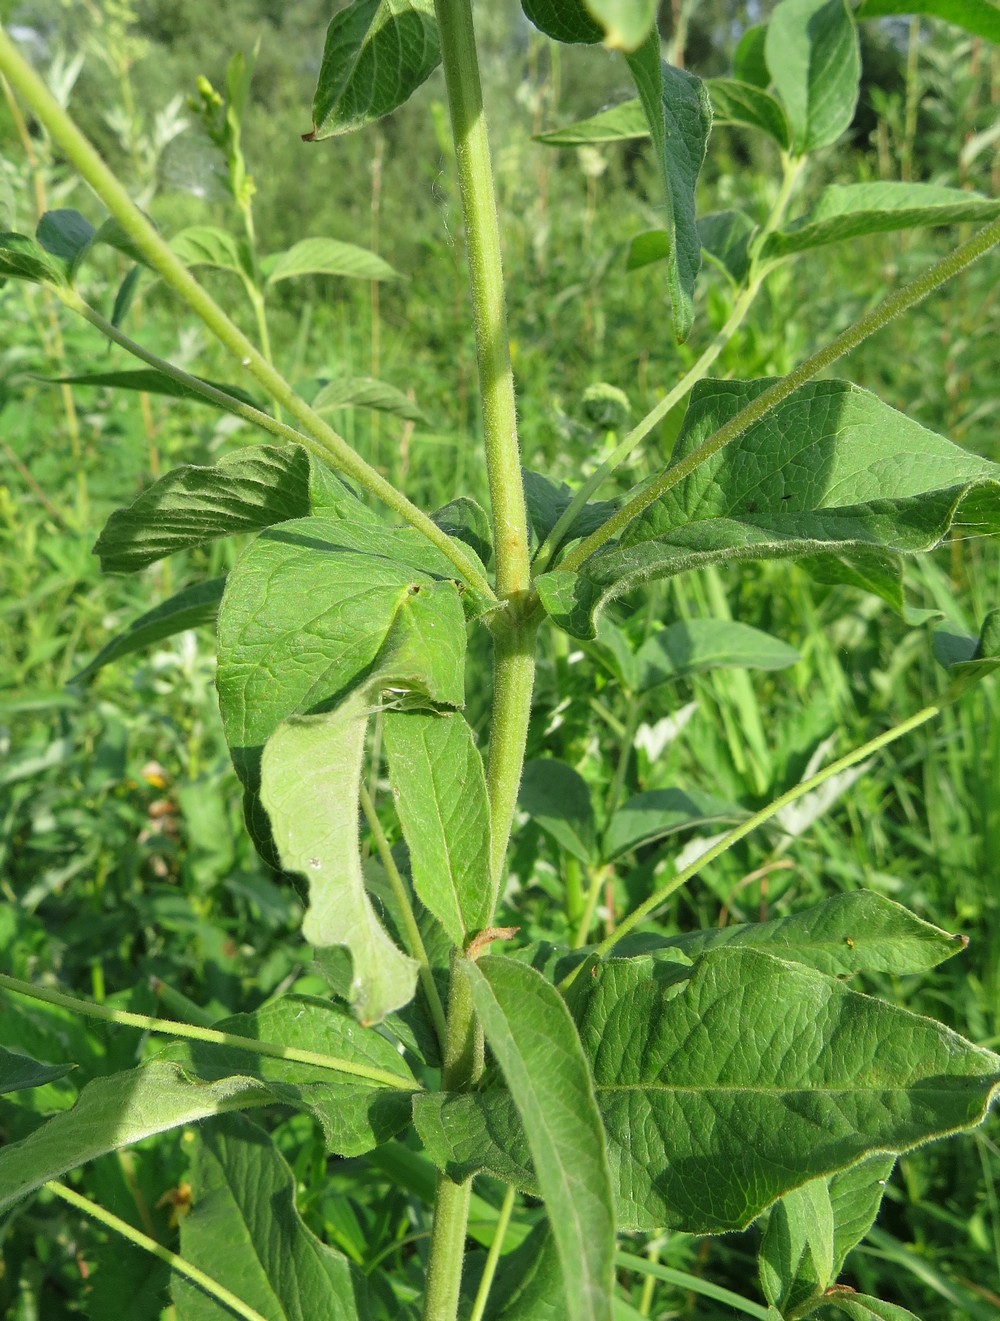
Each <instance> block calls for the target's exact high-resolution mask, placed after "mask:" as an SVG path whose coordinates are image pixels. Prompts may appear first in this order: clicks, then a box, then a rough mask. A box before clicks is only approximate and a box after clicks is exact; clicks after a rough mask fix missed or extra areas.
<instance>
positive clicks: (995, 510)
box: [537, 380, 1000, 637]
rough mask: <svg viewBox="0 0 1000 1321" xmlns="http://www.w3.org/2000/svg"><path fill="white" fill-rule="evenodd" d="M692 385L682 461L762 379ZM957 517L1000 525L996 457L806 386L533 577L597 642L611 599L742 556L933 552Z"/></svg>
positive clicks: (827, 389) (566, 619) (968, 527)
mask: <svg viewBox="0 0 1000 1321" xmlns="http://www.w3.org/2000/svg"><path fill="white" fill-rule="evenodd" d="M768 384H769V382H767V381H766V380H765V381H739V382H736V381H702V382H699V384H698V385H697V386H695V389H694V391H693V392H692V396H691V404H690V406H689V408H688V412H687V414H686V416H685V420H684V424H683V426H682V428H681V433H680V436H679V437H678V440H677V445H676V447H675V450H674V461H675V462H676V461H678V460H680V459H682V458H684V457H685V456H686V455H688V454H690V453H692V452H693V451H694V450H696V449H697V448H698V447H699V446H700V445H701V444H702V443H703V442H705V441H706V440H708V439H709V437H711V436H712V435H713V434H714V433H715V432H716V431H717V430H718V428H719V427H720V426H722V425H723V423H724V422H725V421H727V420H729V419H731V418H733V417H735V416H736V415H737V414H738V413H739V412H740V411H741V410H742V409H743V407H744V406H745V405H746V404H748V403H750V402H751V401H752V400H754V399H756V398H757V397H758V396H759V395H760V394H762V393H763V391H764V390H765V389H766V388H767V387H768ZM954 525H960V526H961V527H962V529H963V532H964V533H965V534H966V535H970V534H971V535H977V534H978V535H988V534H991V533H995V532H997V531H1000V465H998V464H994V463H990V462H989V461H988V460H987V459H981V458H979V457H978V456H976V455H973V454H969V453H966V452H965V451H964V450H961V449H959V448H958V447H957V446H955V445H953V444H951V442H950V441H948V440H945V439H944V437H942V436H938V435H935V434H934V432H931V431H928V430H926V429H925V428H923V427H921V426H920V425H919V424H918V423H917V422H914V421H913V420H912V419H910V418H908V417H906V416H905V415H904V414H902V413H898V412H896V411H895V409H892V408H890V407H889V406H888V405H887V404H884V403H882V402H881V400H879V399H877V398H876V397H875V396H874V395H872V394H869V393H868V392H867V391H865V390H860V389H859V388H858V387H857V386H854V385H851V384H849V383H848V382H844V381H816V382H813V383H811V384H809V385H806V386H803V387H802V388H801V389H800V390H797V391H796V392H795V393H794V394H792V395H791V396H789V397H788V398H787V399H785V400H784V401H783V402H782V403H780V404H779V405H778V406H777V407H776V408H774V409H772V410H771V411H770V412H769V413H768V414H766V415H765V416H764V417H763V418H762V419H760V420H759V421H758V422H756V423H752V424H751V425H750V426H749V427H748V428H747V429H746V430H745V431H744V432H743V433H742V434H741V435H740V436H738V437H737V438H736V439H735V440H734V441H733V442H732V443H731V444H730V445H728V446H726V447H725V448H723V449H722V450H720V451H719V452H718V453H716V454H715V455H714V456H712V457H711V458H710V459H708V460H707V461H706V462H704V463H702V464H701V465H700V466H699V467H697V468H696V469H695V470H694V471H693V472H692V473H691V474H690V475H689V476H688V477H686V478H682V479H681V481H679V482H678V483H677V485H676V486H674V487H673V488H672V489H671V490H669V491H668V492H667V493H666V494H665V495H664V496H663V497H662V498H661V499H660V500H658V501H656V502H654V503H653V504H652V505H650V506H649V508H647V509H646V510H645V511H644V512H643V513H642V514H641V515H640V516H639V517H638V518H637V519H636V520H635V521H634V522H633V523H632V524H631V525H630V526H629V527H628V528H627V529H626V530H625V532H624V534H623V536H622V539H621V541H620V542H619V543H618V544H617V545H615V546H609V547H607V548H604V549H602V550H600V551H598V552H597V553H596V554H594V555H592V556H591V557H590V559H588V560H587V561H586V562H585V564H584V565H583V567H582V569H581V571H580V572H579V573H578V574H569V573H566V572H563V571H560V570H559V569H556V570H554V571H551V572H549V573H547V574H544V575H542V576H541V577H540V578H539V579H538V580H537V586H538V591H539V595H540V596H541V599H542V602H543V604H544V605H545V607H546V609H547V610H548V611H549V613H550V614H551V615H552V616H553V618H555V619H556V621H557V622H558V623H559V624H560V625H561V626H562V627H563V628H565V629H566V630H567V631H568V632H570V633H574V634H575V635H577V636H580V637H591V636H593V628H594V619H595V616H596V615H597V614H599V612H600V610H601V609H602V608H603V607H604V605H605V604H606V603H607V601H609V600H610V599H612V598H613V597H614V596H616V595H620V594H621V593H622V592H624V591H628V590H630V589H631V588H632V587H635V586H638V585H639V584H640V583H642V582H645V581H648V580H650V579H654V578H663V577H670V576H672V575H673V574H675V573H682V572H684V571H686V570H687V569H691V568H696V567H700V566H702V565H706V564H713V563H721V562H725V561H733V560H739V559H773V558H801V557H805V556H815V555H824V554H825V555H830V554H833V555H835V554H838V553H843V552H849V553H853V552H856V551H867V552H878V553H881V554H883V555H884V554H886V553H889V554H913V553H916V552H918V551H924V550H929V549H931V548H932V547H933V546H935V545H937V543H938V542H939V541H940V540H941V538H942V537H944V536H945V534H946V533H947V532H948V531H949V529H950V528H951V527H952V526H954Z"/></svg>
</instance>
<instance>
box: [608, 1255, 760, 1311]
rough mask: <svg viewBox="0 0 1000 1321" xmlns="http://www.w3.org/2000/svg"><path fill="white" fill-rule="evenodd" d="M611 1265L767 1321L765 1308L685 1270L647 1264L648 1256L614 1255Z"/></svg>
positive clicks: (649, 1262)
mask: <svg viewBox="0 0 1000 1321" xmlns="http://www.w3.org/2000/svg"><path fill="white" fill-rule="evenodd" d="M615 1265H616V1266H617V1267H618V1268H619V1269H620V1270H625V1271H635V1272H636V1274H637V1275H647V1276H654V1277H655V1278H656V1279H657V1280H663V1281H664V1282H665V1283H666V1284H672V1285H674V1286H675V1287H676V1288H678V1289H683V1291H684V1292H685V1293H696V1294H700V1295H701V1297H702V1298H711V1299H712V1301H713V1302H716V1303H724V1304H725V1305H726V1306H728V1307H735V1308H736V1310H737V1311H738V1312H743V1313H745V1315H747V1316H752V1317H755V1318H757V1321H767V1318H768V1316H769V1315H770V1313H769V1312H768V1310H767V1308H766V1307H762V1306H761V1304H760V1303H755V1302H752V1301H751V1300H750V1299H749V1298H743V1297H741V1296H740V1295H739V1294H738V1293H733V1292H732V1290H731V1289H723V1288H722V1286H721V1285H718V1284H713V1283H712V1282H711V1280H703V1279H702V1278H701V1276H700V1275H691V1274H690V1273H689V1272H688V1271H678V1270H674V1268H673V1267H672V1266H661V1265H660V1263H659V1262H658V1261H650V1260H649V1258H648V1257H637V1256H636V1255H635V1254H634V1253H632V1252H616V1253H615Z"/></svg>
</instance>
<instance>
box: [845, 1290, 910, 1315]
mask: <svg viewBox="0 0 1000 1321" xmlns="http://www.w3.org/2000/svg"><path fill="white" fill-rule="evenodd" d="M824 1301H825V1303H826V1305H827V1307H835V1308H836V1309H837V1310H838V1311H839V1312H842V1313H843V1314H844V1315H845V1316H849V1317H850V1318H851V1321H920V1317H918V1316H917V1315H916V1314H915V1313H914V1312H911V1311H910V1310H909V1308H906V1307H901V1306H900V1305H899V1303H884V1302H883V1301H882V1300H881V1298H869V1297H868V1295H867V1294H863V1293H854V1292H853V1290H852V1291H850V1292H846V1291H845V1292H844V1293H843V1294H840V1293H833V1294H831V1295H830V1296H829V1297H828V1298H827V1299H825V1300H824Z"/></svg>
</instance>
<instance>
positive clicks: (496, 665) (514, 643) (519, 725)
mask: <svg viewBox="0 0 1000 1321" xmlns="http://www.w3.org/2000/svg"><path fill="white" fill-rule="evenodd" d="M539 622H540V617H538V616H535V617H532V618H530V619H528V620H526V621H524V622H523V623H521V624H519V625H517V626H515V627H510V628H507V627H498V628H496V629H495V630H494V636H493V719H492V721H491V724H490V746H489V758H488V760H487V763H486V792H487V796H488V798H489V802H490V878H491V882H492V885H493V900H492V903H491V906H490V914H491V915H492V914H493V913H494V912H495V911H496V906H497V903H498V901H499V899H500V897H501V890H502V885H503V875H504V859H505V858H506V856H507V843H508V841H509V839H510V828H511V824H512V823H513V820H514V808H515V807H516V805H517V791H518V789H519V787H520V784H521V771H522V769H523V767H524V749H525V744H526V742H527V738H528V722H529V720H530V718H531V691H532V687H533V685H534V681H535V638H536V635H537V633H538V624H539Z"/></svg>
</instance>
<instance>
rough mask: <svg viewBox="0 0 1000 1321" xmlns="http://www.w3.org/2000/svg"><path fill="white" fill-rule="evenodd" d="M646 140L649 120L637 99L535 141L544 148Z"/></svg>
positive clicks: (540, 134)
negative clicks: (542, 144)
mask: <svg viewBox="0 0 1000 1321" xmlns="http://www.w3.org/2000/svg"><path fill="white" fill-rule="evenodd" d="M648 137H649V120H648V119H647V118H646V112H645V111H644V110H643V108H642V102H641V101H640V100H639V99H638V97H635V98H633V99H632V100H631V101H622V102H621V104H620V105H616V106H612V107H611V109H610V110H602V111H601V112H600V113H599V114H597V115H591V116H590V117H589V118H587V119H581V120H578V121H577V123H575V124H567V125H566V126H565V127H564V128H552V129H549V130H548V132H546V133H537V134H536V135H535V141H536V142H541V143H544V145H545V146H547V147H587V146H593V145H595V144H596V143H599V142H628V141H630V140H633V139H635V138H648Z"/></svg>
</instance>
